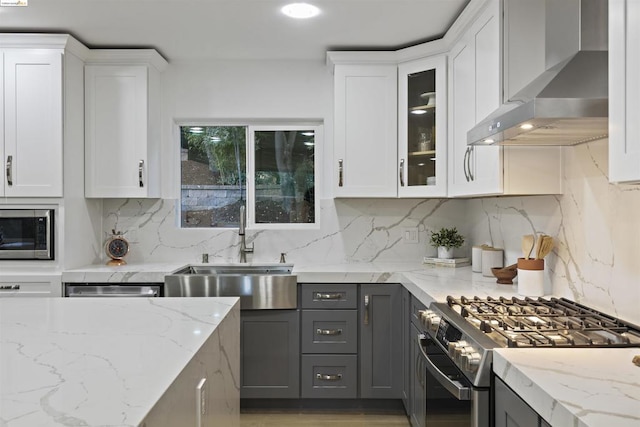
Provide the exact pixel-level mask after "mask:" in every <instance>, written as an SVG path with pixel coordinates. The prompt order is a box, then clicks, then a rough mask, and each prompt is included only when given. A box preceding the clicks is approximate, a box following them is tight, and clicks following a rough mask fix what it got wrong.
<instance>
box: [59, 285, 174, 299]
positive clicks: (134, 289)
mask: <svg viewBox="0 0 640 427" xmlns="http://www.w3.org/2000/svg"><path fill="white" fill-rule="evenodd" d="M162 288H163V284H162V283H65V284H64V296H65V297H69V298H79V297H85V298H87V297H91V298H96V297H97V298H101V297H109V298H114V297H128V298H131V297H161V296H163V293H162Z"/></svg>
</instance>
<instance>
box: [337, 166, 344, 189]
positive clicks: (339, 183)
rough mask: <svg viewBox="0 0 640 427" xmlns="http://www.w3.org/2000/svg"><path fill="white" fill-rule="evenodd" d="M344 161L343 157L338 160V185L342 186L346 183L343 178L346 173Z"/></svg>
mask: <svg viewBox="0 0 640 427" xmlns="http://www.w3.org/2000/svg"><path fill="white" fill-rule="evenodd" d="M343 163H344V162H343V160H342V159H340V160H338V187H342V185H343V184H344V183H343V180H342V177H343V175H344V169H343V166H342V165H343Z"/></svg>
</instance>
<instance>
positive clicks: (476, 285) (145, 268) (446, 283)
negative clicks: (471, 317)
mask: <svg viewBox="0 0 640 427" xmlns="http://www.w3.org/2000/svg"><path fill="white" fill-rule="evenodd" d="M184 265H186V263H167V264H162V263H160V264H142V265H140V264H138V265H136V264H127V265H124V266H119V267H108V266H106V265H89V266H86V267H82V268H78V269H73V270H68V271H64V272H63V273H62V282H76V283H82V282H106V283H109V282H113V283H121V282H132V283H135V282H158V283H162V282H164V276H165V275H166V274H169V273H171V272H173V271H175V270H177V269H179V268H180V267H183V266H184ZM194 265H215V264H194ZM293 273H294V274H296V275H297V276H298V282H299V283H323V282H326V283H402V284H403V285H404V286H405V287H406V288H407V289H408V290H409V291H410V292H411V293H412V294H413V295H415V296H416V297H417V298H418V299H419V300H420V301H422V302H423V303H424V304H425V305H429V304H430V303H431V302H432V301H434V300H437V301H445V300H446V297H447V295H453V296H461V295H464V296H480V297H486V296H505V297H511V296H521V295H519V294H518V287H517V285H499V284H497V283H496V279H495V278H494V277H484V276H482V274H480V273H473V272H472V271H471V267H459V268H451V267H440V266H438V267H436V266H433V265H425V264H421V263H415V262H414V263H402V262H386V263H353V264H346V263H345V264H324V265H323V264H317V265H294V268H293Z"/></svg>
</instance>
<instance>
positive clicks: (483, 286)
mask: <svg viewBox="0 0 640 427" xmlns="http://www.w3.org/2000/svg"><path fill="white" fill-rule="evenodd" d="M183 265H184V264H171V265H169V264H152V265H144V266H135V265H129V266H123V267H115V268H114V267H106V266H88V267H85V268H82V269H77V270H73V271H69V272H64V273H63V282H64V281H107V282H109V281H113V282H119V281H131V282H136V281H141V278H142V277H145V278H147V279H146V280H151V278H155V279H156V280H153V281H158V282H162V281H164V274H167V273H169V272H172V271H175V270H176V269H178V268H180V267H181V266H183ZM293 272H294V273H295V274H297V276H298V282H300V283H323V282H325V283H386V282H389V283H394V282H395V283H402V284H403V286H404V287H405V288H407V289H408V290H409V291H410V292H411V293H412V294H413V295H415V296H416V297H417V298H418V299H419V300H420V301H421V302H422V303H424V304H425V305H429V304H430V303H431V302H432V301H445V300H446V297H447V296H448V295H452V296H456V297H459V296H461V295H464V296H467V297H472V296H479V297H486V296H493V297H498V296H504V297H512V296H519V297H522V296H524V295H520V294H519V293H518V287H517V282H516V284H515V285H500V284H497V283H496V280H495V278H493V277H484V276H482V274H480V273H473V272H472V271H471V267H460V268H451V267H441V266H438V267H436V266H433V265H424V264H419V263H400V262H396V263H354V264H330V265H329V264H327V265H320V264H319V265H295V266H294V270H293ZM81 277H82V279H79V278H81ZM72 279H79V280H72ZM549 296H550V295H546V297H549ZM632 353H633V354H638V353H640V349H637V348H636V349H500V350H497V351H496V357H495V360H496V361H495V362H494V363H495V365H494V370H495V371H496V372H497V373H498V375H499V376H500V377H501V378H503V379H504V380H505V382H506V383H507V385H509V386H510V387H511V388H513V389H514V390H515V391H516V392H517V393H518V394H520V395H521V396H522V397H523V398H524V399H525V401H527V402H528V403H529V404H530V405H531V406H532V407H533V409H534V410H536V411H537V412H538V413H539V414H540V415H542V416H543V417H544V418H545V419H546V420H547V421H549V422H550V423H551V424H552V425H553V426H561V427H564V426H568V425H573V426H580V427H600V426H606V427H611V426H616V427H618V426H632V425H633V426H638V425H640V368H638V367H635V366H634V365H632V364H631V356H630V355H631V354H632ZM627 359H628V360H627Z"/></svg>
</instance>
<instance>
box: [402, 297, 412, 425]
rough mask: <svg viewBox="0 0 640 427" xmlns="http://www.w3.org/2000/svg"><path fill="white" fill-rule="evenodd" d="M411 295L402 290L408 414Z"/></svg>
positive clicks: (408, 409) (404, 385)
mask: <svg viewBox="0 0 640 427" xmlns="http://www.w3.org/2000/svg"><path fill="white" fill-rule="evenodd" d="M410 310H411V293H409V291H408V290H406V289H405V288H402V319H403V320H402V342H403V343H404V345H403V346H402V403H403V405H404V410H405V411H406V412H407V414H410V413H411V391H410V390H409V387H410V385H411V369H410V364H411V347H410V342H409V339H410V337H411V319H410V318H409V313H410Z"/></svg>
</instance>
